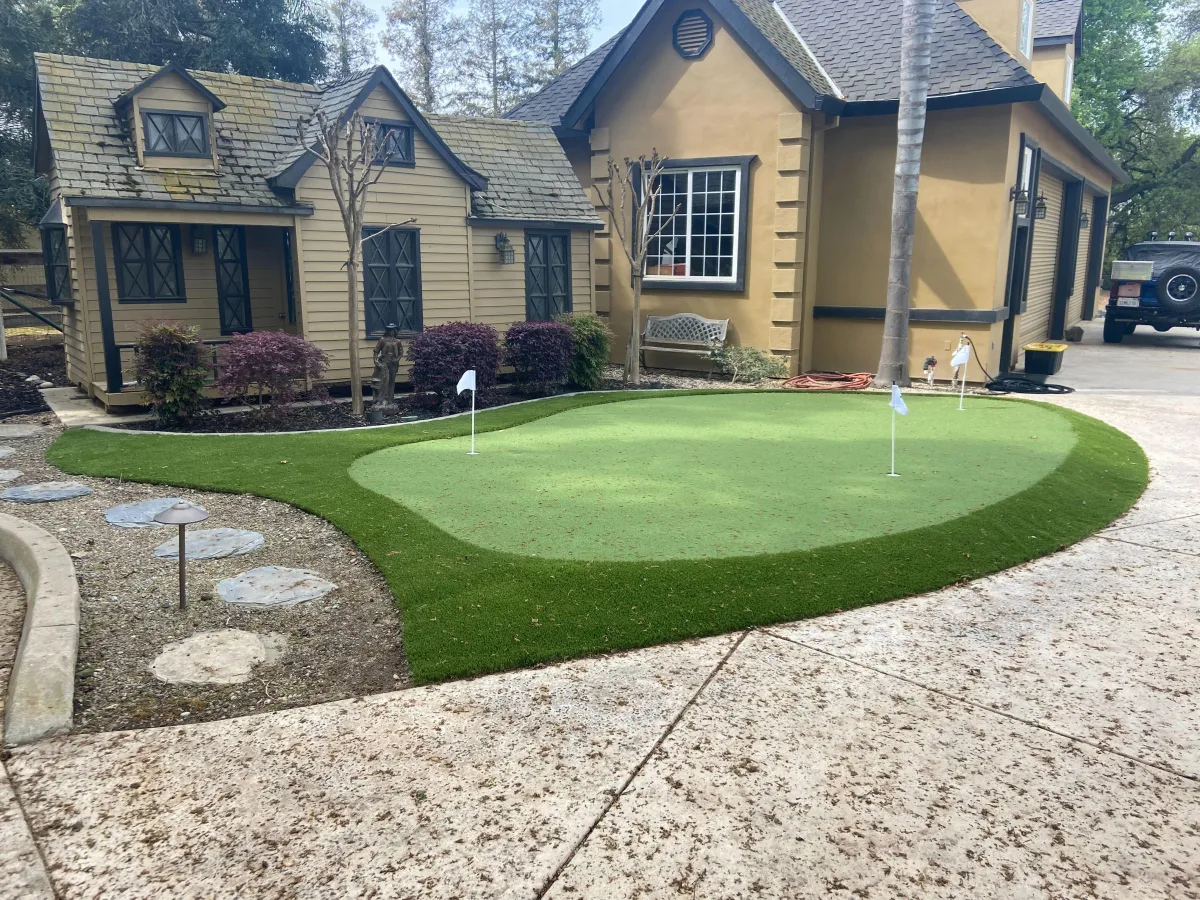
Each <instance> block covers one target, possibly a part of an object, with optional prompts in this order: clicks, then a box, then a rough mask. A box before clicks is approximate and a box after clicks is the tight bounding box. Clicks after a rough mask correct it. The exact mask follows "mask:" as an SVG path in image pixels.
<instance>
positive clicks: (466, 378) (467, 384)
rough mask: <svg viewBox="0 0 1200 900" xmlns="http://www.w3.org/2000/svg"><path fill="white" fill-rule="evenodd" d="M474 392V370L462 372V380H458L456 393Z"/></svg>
mask: <svg viewBox="0 0 1200 900" xmlns="http://www.w3.org/2000/svg"><path fill="white" fill-rule="evenodd" d="M474 390H475V370H474V369H467V371H465V372H463V374H462V378H460V379H458V392H459V393H460V394H461V393H462V392H463V391H474Z"/></svg>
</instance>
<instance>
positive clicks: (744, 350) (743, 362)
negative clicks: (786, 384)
mask: <svg viewBox="0 0 1200 900" xmlns="http://www.w3.org/2000/svg"><path fill="white" fill-rule="evenodd" d="M711 356H712V360H713V364H714V367H715V368H716V370H717V371H718V372H724V373H725V374H726V375H728V376H729V380H730V381H734V382H736V381H737V380H738V379H739V378H740V379H742V381H745V382H749V383H750V384H758V382H760V381H763V380H764V379H767V378H786V377H787V363H786V361H784V360H782V359H779V358H778V357H775V356H771V355H770V354H767V353H763V351H761V350H759V349H757V348H755V347H718V348H717V349H716V350H714V351H713V352H712V354H711Z"/></svg>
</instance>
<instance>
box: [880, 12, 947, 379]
mask: <svg viewBox="0 0 1200 900" xmlns="http://www.w3.org/2000/svg"><path fill="white" fill-rule="evenodd" d="M933 10H934V0H904V19H903V30H902V36H901V44H900V110H899V113H898V115H897V120H896V178H895V185H894V187H893V189H892V242H891V252H890V254H889V260H888V285H887V312H886V314H885V316H884V320H883V346H882V347H880V350H879V368H878V369H877V370H876V371H877V374H876V375H875V384H876V385H878V386H880V387H890V386H891V385H892V384H893V383H896V384H901V385H907V384H908V307H909V300H910V297H911V294H912V257H913V234H914V232H915V230H916V224H917V187H918V185H919V184H920V180H921V148H922V145H923V144H924V142H925V106H926V100H927V99H928V97H929V64H930V58H931V47H932V43H933Z"/></svg>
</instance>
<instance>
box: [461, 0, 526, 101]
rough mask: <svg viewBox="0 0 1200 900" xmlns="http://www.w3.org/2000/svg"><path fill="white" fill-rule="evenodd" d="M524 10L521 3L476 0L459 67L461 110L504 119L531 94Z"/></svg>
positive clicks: (468, 13)
mask: <svg viewBox="0 0 1200 900" xmlns="http://www.w3.org/2000/svg"><path fill="white" fill-rule="evenodd" d="M525 12H526V10H525V8H524V7H523V5H522V4H521V2H520V0H471V2H470V6H469V7H468V9H467V20H466V28H465V31H464V40H463V44H462V48H461V50H460V52H459V54H458V66H457V69H456V73H457V76H458V91H457V93H456V94H455V108H456V109H457V111H458V112H461V113H464V114H466V115H469V116H502V115H504V113H506V112H507V111H508V110H509V109H511V108H512V107H513V106H515V105H516V104H517V103H519V102H520V101H521V100H522V99H524V98H525V97H526V96H528V93H529V91H528V81H527V80H526V77H525V73H526V70H527V68H528V62H529V56H528V47H527V45H526V35H527V33H528V32H527V25H526V19H525V17H524V14H525Z"/></svg>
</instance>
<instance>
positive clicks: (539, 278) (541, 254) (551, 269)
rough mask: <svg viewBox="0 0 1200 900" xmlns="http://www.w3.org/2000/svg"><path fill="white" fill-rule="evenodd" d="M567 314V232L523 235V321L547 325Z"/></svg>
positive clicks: (569, 278) (568, 263)
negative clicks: (555, 318)
mask: <svg viewBox="0 0 1200 900" xmlns="http://www.w3.org/2000/svg"><path fill="white" fill-rule="evenodd" d="M570 311H571V235H570V233H569V232H561V231H550V232H537V231H527V232H525V318H526V319H527V320H528V321H530V322H548V321H550V320H552V319H553V318H554V317H555V316H558V315H560V314H562V313H567V312H570Z"/></svg>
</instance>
